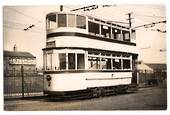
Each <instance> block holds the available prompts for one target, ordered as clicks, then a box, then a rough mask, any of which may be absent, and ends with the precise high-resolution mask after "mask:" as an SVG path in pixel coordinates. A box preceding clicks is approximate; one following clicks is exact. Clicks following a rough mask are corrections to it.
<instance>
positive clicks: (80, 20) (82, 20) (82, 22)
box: [76, 15, 86, 29]
mask: <svg viewBox="0 0 170 115" xmlns="http://www.w3.org/2000/svg"><path fill="white" fill-rule="evenodd" d="M76 27H77V28H82V29H86V17H84V16H80V15H77V16H76Z"/></svg>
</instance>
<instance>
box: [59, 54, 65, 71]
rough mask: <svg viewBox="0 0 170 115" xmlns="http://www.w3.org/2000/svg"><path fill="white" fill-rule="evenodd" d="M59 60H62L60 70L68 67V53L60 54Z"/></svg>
mask: <svg viewBox="0 0 170 115" xmlns="http://www.w3.org/2000/svg"><path fill="white" fill-rule="evenodd" d="M58 61H59V62H60V70H62V69H66V54H65V53H61V54H59V60H58Z"/></svg>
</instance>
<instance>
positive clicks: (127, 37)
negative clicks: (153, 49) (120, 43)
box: [122, 30, 130, 41]
mask: <svg viewBox="0 0 170 115" xmlns="http://www.w3.org/2000/svg"><path fill="white" fill-rule="evenodd" d="M122 34H123V40H124V41H130V32H129V31H124V30H123V31H122Z"/></svg>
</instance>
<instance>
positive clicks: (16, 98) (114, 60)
mask: <svg viewBox="0 0 170 115" xmlns="http://www.w3.org/2000/svg"><path fill="white" fill-rule="evenodd" d="M2 15H3V18H2V23H3V27H2V31H3V86H2V87H3V101H4V103H3V107H4V111H66V110H75V111H80V110H81V111H105V110H109V111H115V110H163V111H165V110H167V103H168V102H167V38H166V36H167V35H166V33H167V30H166V29H167V28H166V24H167V16H166V4H114V3H112V4H108V5H104V4H103V5H102V4H100V5H98V4H97V5H93V4H91V5H90V4H89V5H88V4H87V5H81V4H80V5H65V4H63V5H62V4H56V5H55V4H53V5H3V6H2Z"/></svg>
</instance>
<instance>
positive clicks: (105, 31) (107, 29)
mask: <svg viewBox="0 0 170 115" xmlns="http://www.w3.org/2000/svg"><path fill="white" fill-rule="evenodd" d="M101 34H102V35H103V36H104V37H106V38H110V35H111V34H110V27H108V26H105V25H101Z"/></svg>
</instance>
